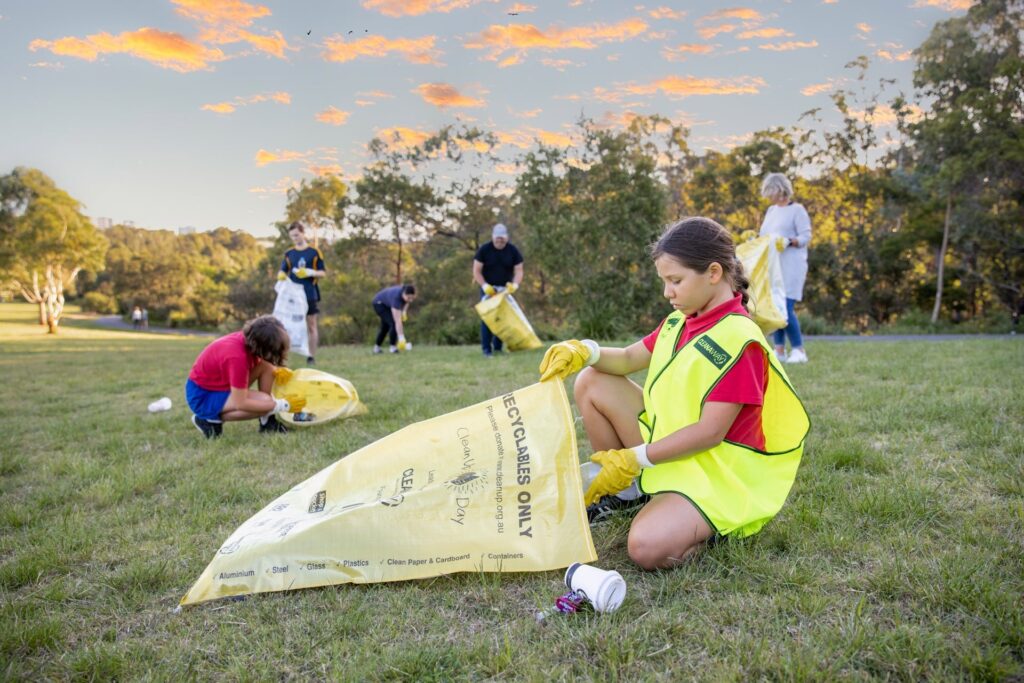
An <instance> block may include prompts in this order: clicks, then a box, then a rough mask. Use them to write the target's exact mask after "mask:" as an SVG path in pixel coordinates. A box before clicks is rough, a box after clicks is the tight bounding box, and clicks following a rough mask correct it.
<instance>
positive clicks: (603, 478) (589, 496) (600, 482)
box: [583, 444, 651, 505]
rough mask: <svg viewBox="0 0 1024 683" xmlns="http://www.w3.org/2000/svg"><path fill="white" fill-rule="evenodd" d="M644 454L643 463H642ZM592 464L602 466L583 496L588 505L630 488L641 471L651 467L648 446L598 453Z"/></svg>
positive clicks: (591, 458)
mask: <svg viewBox="0 0 1024 683" xmlns="http://www.w3.org/2000/svg"><path fill="white" fill-rule="evenodd" d="M638 450H639V451H641V452H642V458H643V460H644V462H643V463H641V462H640V457H641V456H640V455H638V453H637V451H638ZM590 460H591V462H596V463H597V464H598V465H600V466H601V471H600V472H598V473H597V476H596V477H594V481H592V482H590V487H589V488H588V489H587V492H586V493H585V494H584V496H583V501H584V503H586V504H587V505H593V504H594V503H596V502H597V501H599V500H601V498H602V497H603V496H610V495H612V494H615V493H618V492H619V491H623V490H625V489H627V488H629V485H630V484H632V483H633V480H634V479H635V478H636V477H637V475H639V474H640V470H641V469H643V467H644V466H645V465H646V466H647V467H650V466H651V465H650V461H649V460H647V445H646V444H644V445H642V446H637V447H636V448H620V449H618V450H614V451H598V452H597V453H594V454H593V455H592V456H590Z"/></svg>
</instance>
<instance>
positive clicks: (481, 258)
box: [473, 223, 523, 358]
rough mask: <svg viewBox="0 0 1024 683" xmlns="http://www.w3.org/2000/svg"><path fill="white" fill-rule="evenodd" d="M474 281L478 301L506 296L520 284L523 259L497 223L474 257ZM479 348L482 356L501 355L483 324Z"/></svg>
mask: <svg viewBox="0 0 1024 683" xmlns="http://www.w3.org/2000/svg"><path fill="white" fill-rule="evenodd" d="M473 280H475V281H476V283H477V284H478V285H480V294H481V299H486V298H488V297H492V296H494V295H495V294H497V293H498V292H501V291H506V290H507V291H508V293H509V294H512V293H514V292H515V291H516V290H517V289H519V284H520V283H521V282H522V281H523V255H522V254H521V253H520V252H519V249H517V248H516V245H514V244H512V243H511V242H509V241H508V228H506V227H505V226H504V225H503V224H501V223H498V224H497V225H495V226H494V227H493V228H492V229H491V241H490V242H487V243H486V244H483V245H481V247H480V248H479V249H477V250H476V256H474V257H473ZM480 345H481V346H482V347H483V351H484V356H485V357H487V358H490V357H491V354H493V353H501V346H502V344H501V339H499V338H498V337H496V336H495V335H494V333H493V332H491V330H490V328H489V327H487V325H486V324H485V323H482V322H481V323H480Z"/></svg>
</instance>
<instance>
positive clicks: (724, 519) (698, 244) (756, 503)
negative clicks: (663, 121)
mask: <svg viewBox="0 0 1024 683" xmlns="http://www.w3.org/2000/svg"><path fill="white" fill-rule="evenodd" d="M651 255H652V257H653V259H654V266H655V268H656V269H657V272H658V276H659V277H660V278H661V279H662V281H663V282H664V292H663V294H664V297H665V298H666V299H668V301H669V303H670V304H671V305H672V308H674V309H675V311H674V312H673V313H671V314H670V315H669V316H668V317H667V318H665V320H664V321H662V323H661V325H659V326H658V328H657V329H656V330H655V331H654V332H652V333H651V334H649V335H648V336H646V337H644V338H643V339H642V340H640V341H638V342H636V343H635V344H632V345H631V346H628V347H626V348H624V349H623V348H601V347H599V346H598V344H597V343H596V342H594V341H593V340H590V339H584V340H583V341H577V340H570V341H564V342H560V343H558V344H555V345H553V346H551V347H550V348H549V349H548V350H547V352H546V353H545V355H544V359H543V360H542V361H541V364H540V373H541V381H545V380H549V379H552V378H557V379H564V378H565V377H568V376H569V375H570V374H572V373H574V372H577V371H580V370H581V369H582V372H580V375H579V377H578V378H577V379H576V385H575V398H576V405H577V406H578V407H579V410H580V413H581V414H582V416H583V424H584V428H585V429H586V432H587V437H588V438H589V440H590V443H591V446H592V447H593V448H594V449H595V450H596V451H597V452H596V453H594V454H593V455H592V456H591V460H592V461H594V462H595V463H598V464H599V465H601V471H600V472H599V473H598V474H597V476H596V477H595V478H594V480H593V482H592V483H591V485H590V487H589V488H588V489H587V492H586V502H587V505H589V506H591V507H593V506H594V505H596V504H598V503H599V502H600V501H601V500H602V498H603V497H608V496H614V494H616V493H619V492H623V491H625V490H626V489H629V488H630V487H632V486H634V485H638V487H639V489H640V492H642V493H643V494H646V495H645V496H639V497H637V498H635V504H637V505H639V504H643V503H644V502H645V501H649V502H646V504H645V505H644V507H643V508H642V509H641V510H640V511H639V513H638V514H637V515H636V517H635V518H634V519H633V522H632V526H631V527H630V530H629V539H628V550H629V556H630V558H631V559H632V560H633V561H634V562H636V563H637V564H638V565H639V566H640V567H642V568H644V569H648V570H651V569H657V568H669V567H672V566H674V565H676V564H678V563H680V562H682V561H683V560H684V559H686V558H687V557H689V556H690V555H691V554H692V553H694V552H695V551H696V550H697V549H698V548H700V547H701V546H702V545H703V544H704V543H705V542H706V541H708V540H709V539H713V538H716V537H724V536H735V537H742V536H748V535H750V534H754V533H756V532H757V531H759V530H760V529H761V527H762V526H764V524H765V523H766V522H767V521H768V520H770V519H771V518H772V517H773V516H775V514H776V513H777V512H778V511H779V509H780V508H781V507H782V504H783V502H785V500H786V496H787V494H788V493H789V489H790V487H791V486H792V484H793V480H794V478H795V476H796V471H797V467H798V466H799V464H800V456H801V454H802V453H803V443H804V438H805V437H806V435H807V431H808V429H809V427H810V422H809V420H808V417H807V413H806V411H805V410H804V408H803V405H802V404H801V403H800V399H799V398H797V396H796V394H795V392H794V391H793V389H792V387H791V385H790V383H789V380H788V378H787V376H786V372H785V370H784V369H783V367H782V365H781V364H780V363H779V362H778V359H777V358H776V357H775V355H774V354H773V353H772V349H771V348H770V347H769V346H768V344H767V342H766V340H765V336H764V334H763V333H762V332H761V330H760V329H759V328H758V326H757V325H756V324H755V323H754V321H753V320H752V319H751V318H750V315H749V314H748V312H747V309H746V303H747V298H748V295H747V291H746V288H747V285H748V284H749V283H748V281H747V278H746V276H745V275H744V273H743V266H742V264H741V263H740V262H739V260H738V259H737V258H736V251H735V248H734V246H733V241H732V237H731V235H730V234H729V232H728V231H727V230H726V229H725V228H723V227H722V226H721V225H719V224H718V223H716V222H715V221H713V220H711V219H708V218H699V217H697V218H686V219H683V220H681V221H679V222H678V223H676V224H675V225H673V226H671V227H670V228H668V229H667V230H666V231H665V233H664V234H663V235H662V236H661V238H660V239H659V240H658V241H657V242H656V243H655V244H654V245H653V246H652V247H651ZM644 368H647V369H648V372H647V381H646V384H645V385H644V387H643V388H641V387H640V386H639V385H637V384H635V383H634V382H633V381H631V380H630V379H628V378H627V377H626V376H627V375H629V374H631V373H633V372H637V371H639V370H643V369H644ZM634 478H637V481H636V482H635V483H634ZM638 495H639V494H638ZM647 496H650V497H649V498H648V497H647ZM619 500H620V502H621V499H619ZM626 506H627V505H619V506H618V507H626ZM588 512H589V509H588Z"/></svg>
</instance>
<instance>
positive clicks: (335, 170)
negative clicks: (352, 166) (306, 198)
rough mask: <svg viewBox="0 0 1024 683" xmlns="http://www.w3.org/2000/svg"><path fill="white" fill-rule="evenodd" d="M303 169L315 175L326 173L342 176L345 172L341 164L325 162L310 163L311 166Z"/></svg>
mask: <svg viewBox="0 0 1024 683" xmlns="http://www.w3.org/2000/svg"><path fill="white" fill-rule="evenodd" d="M303 170H304V171H306V172H308V173H312V174H313V175H315V176H325V175H339V176H340V175H341V174H342V173H343V169H342V168H341V166H340V165H339V164H323V165H319V164H310V165H309V166H307V167H306V168H305V169H303Z"/></svg>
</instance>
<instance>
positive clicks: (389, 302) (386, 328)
mask: <svg viewBox="0 0 1024 683" xmlns="http://www.w3.org/2000/svg"><path fill="white" fill-rule="evenodd" d="M415 300H416V287H415V286H414V285H395V286H393V287H385V288H384V289H382V290H380V291H379V292H377V293H376V294H374V296H373V312H374V313H376V314H377V317H378V318H380V329H379V330H377V341H376V342H374V344H373V352H374V353H381V348H380V345H381V344H382V343H383V342H384V337H387V338H388V341H390V342H391V353H398V352H399V351H405V350H406V349H410V350H411V349H412V344H410V343H409V342H407V341H406V340H405V327H404V323H405V321H406V320H408V318H409V304H411V303H412V302H413V301H415Z"/></svg>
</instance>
